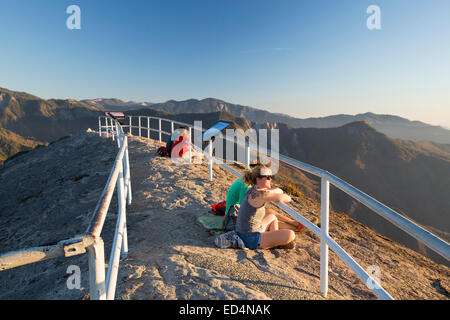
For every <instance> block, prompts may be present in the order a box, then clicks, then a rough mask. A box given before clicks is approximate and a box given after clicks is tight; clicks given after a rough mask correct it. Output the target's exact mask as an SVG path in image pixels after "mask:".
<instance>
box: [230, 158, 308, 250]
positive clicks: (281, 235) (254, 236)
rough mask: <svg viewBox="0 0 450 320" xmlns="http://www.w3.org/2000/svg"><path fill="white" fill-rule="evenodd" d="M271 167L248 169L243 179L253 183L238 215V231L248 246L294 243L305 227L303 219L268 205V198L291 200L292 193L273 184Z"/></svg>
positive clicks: (261, 246) (292, 245)
mask: <svg viewBox="0 0 450 320" xmlns="http://www.w3.org/2000/svg"><path fill="white" fill-rule="evenodd" d="M272 178H273V175H272V171H271V170H270V168H268V167H266V166H265V165H262V164H260V165H257V166H255V167H254V168H253V169H250V170H247V171H246V172H245V174H244V177H243V181H244V182H245V183H246V184H248V185H251V186H252V187H251V188H250V189H249V190H248V191H247V192H246V193H245V195H244V198H243V199H242V201H241V205H240V208H239V213H238V216H237V219H236V229H235V232H236V234H237V235H238V236H239V237H240V238H241V239H242V241H243V242H244V244H245V246H246V247H247V248H249V249H269V248H273V247H277V246H285V247H286V248H293V247H294V242H293V241H294V239H295V233H294V231H300V230H303V229H304V228H305V226H303V225H302V224H301V223H300V222H298V221H295V220H292V219H289V218H287V217H285V216H283V215H281V214H278V213H277V212H275V211H274V210H272V209H270V208H266V207H265V204H266V202H279V201H280V202H284V203H287V202H290V201H291V197H290V196H288V195H287V194H285V193H283V191H282V190H281V189H279V188H272V187H271V181H272Z"/></svg>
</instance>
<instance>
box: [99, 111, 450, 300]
mask: <svg viewBox="0 0 450 320" xmlns="http://www.w3.org/2000/svg"><path fill="white" fill-rule="evenodd" d="M133 117H137V118H138V119H139V125H138V126H133V125H132V118H133ZM128 118H129V125H128V126H126V125H125V126H124V127H128V129H129V132H130V133H131V132H132V129H133V128H136V129H138V130H139V136H141V132H142V130H147V137H148V138H150V131H155V132H159V141H160V142H161V134H162V133H164V134H167V135H170V134H171V133H172V132H173V131H174V124H178V125H183V126H186V127H188V128H189V140H190V144H191V146H192V147H194V149H196V150H197V151H199V152H202V154H204V155H205V156H206V157H207V158H208V162H209V178H210V181H212V179H213V175H212V171H213V170H212V168H213V163H214V162H215V163H217V164H219V165H221V166H222V167H224V168H226V169H227V170H228V171H230V172H232V173H233V174H234V175H236V176H238V177H241V174H239V173H238V172H236V171H235V170H233V169H232V168H230V167H229V166H227V165H226V164H225V163H223V162H222V161H220V160H219V159H216V158H215V157H213V156H212V144H211V142H209V145H208V147H207V151H206V152H205V151H204V150H202V149H200V148H199V147H198V146H196V145H194V144H193V143H192V135H191V130H192V129H193V128H194V129H198V128H195V127H194V126H193V125H191V124H188V123H184V122H180V121H175V120H170V119H164V118H159V117H146V116H128ZM142 118H147V127H142V125H141V119H142ZM150 119H156V120H158V123H159V126H158V129H153V128H151V127H150ZM162 121H166V122H169V123H170V124H171V132H170V133H169V132H166V131H163V130H162V126H161V123H162ZM103 128H105V129H107V130H108V123H107V125H106V126H103ZM101 129H102V126H101V123H100V118H99V130H100V131H101ZM201 130H202V131H204V129H201ZM222 139H224V140H226V141H230V142H233V143H235V144H237V145H240V146H241V147H244V148H245V168H246V169H247V168H248V167H249V163H250V150H254V151H258V152H259V153H261V154H264V155H265V156H267V157H272V158H273V157H275V158H277V159H279V160H280V161H282V162H284V163H286V164H289V165H291V166H293V167H295V168H297V169H300V170H302V171H306V172H308V173H310V174H313V175H315V176H317V177H320V178H321V228H318V227H317V226H315V225H314V224H312V223H311V222H310V221H309V220H307V219H306V218H305V217H303V216H302V215H300V214H299V213H298V212H296V211H295V210H294V209H292V208H291V207H289V206H288V205H286V204H284V203H281V202H279V203H277V205H278V206H279V207H280V208H281V209H282V210H284V211H285V212H286V213H288V214H290V215H291V216H292V217H294V218H295V219H296V220H298V221H299V222H300V223H302V224H303V225H305V226H306V227H307V228H308V229H309V230H311V231H312V232H313V233H315V234H316V235H317V236H319V237H320V248H321V250H320V291H321V293H322V295H323V296H325V297H326V295H327V293H328V249H329V248H331V249H332V250H333V251H334V252H335V253H336V254H337V255H338V256H339V257H340V258H341V259H342V260H343V261H344V262H345V263H346V264H347V265H348V266H349V267H350V268H351V269H352V270H353V271H354V272H355V273H356V275H357V276H358V277H359V278H360V279H361V280H362V281H363V282H364V283H365V284H366V286H368V284H369V283H371V284H374V283H375V284H376V281H375V279H373V277H372V276H370V275H369V274H368V273H367V272H366V271H365V270H364V269H363V268H362V267H361V266H360V265H359V264H358V263H357V262H356V261H355V260H354V259H353V258H352V257H351V256H350V255H349V254H348V253H347V252H346V251H345V250H344V249H342V248H341V247H340V246H339V245H338V244H337V243H336V242H335V241H334V240H333V239H332V238H331V237H330V236H329V233H328V228H329V208H330V204H329V190H330V183H331V184H333V185H334V186H336V187H337V188H339V189H341V190H342V191H344V192H345V193H347V194H348V195H350V196H351V197H353V198H354V199H356V200H357V201H359V202H361V203H362V204H364V205H365V206H367V207H368V208H370V209H372V210H373V211H374V212H375V213H377V214H379V215H380V216H382V217H383V218H385V219H386V220H388V221H389V222H391V223H393V224H394V225H396V226H397V227H399V228H400V229H402V230H404V231H405V232H407V233H408V234H410V235H411V236H413V237H414V238H416V239H417V240H419V241H420V242H422V243H424V244H425V245H426V246H428V247H429V248H431V249H432V250H434V251H435V252H437V253H438V254H440V255H441V256H443V257H444V258H446V259H447V260H450V246H449V244H448V243H447V242H445V241H444V240H442V239H440V238H438V237H437V236H435V235H434V234H432V233H430V232H429V231H427V230H425V229H423V228H422V227H420V226H419V225H417V224H415V223H414V222H412V221H411V220H409V219H407V218H405V217H404V216H402V215H400V214H399V213H397V212H396V211H394V210H392V209H391V208H389V207H387V206H386V205H384V204H382V203H381V202H379V201H377V200H376V199H374V198H372V197H370V196H368V195H367V194H365V193H364V192H362V191H360V190H359V189H357V188H355V187H354V186H352V185H350V184H349V183H347V182H345V181H343V180H342V179H340V178H338V177H336V176H334V175H333V174H331V173H329V172H328V171H325V170H322V169H320V168H317V167H314V166H312V165H310V164H307V163H303V162H301V161H298V160H295V159H292V158H290V157H287V156H284V155H281V154H278V153H277V152H273V150H268V149H266V148H262V147H261V146H257V145H255V144H253V143H251V142H249V141H242V140H238V139H236V138H234V137H233V138H232V139H231V138H230V137H227V136H224V137H222ZM189 152H190V148H189ZM189 161H191V157H190V156H189ZM369 289H371V290H372V291H373V292H374V293H375V295H376V296H377V297H378V298H380V299H392V296H390V295H389V293H387V292H386V290H384V289H383V288H382V287H381V286H380V285H379V284H376V285H374V286H372V288H369Z"/></svg>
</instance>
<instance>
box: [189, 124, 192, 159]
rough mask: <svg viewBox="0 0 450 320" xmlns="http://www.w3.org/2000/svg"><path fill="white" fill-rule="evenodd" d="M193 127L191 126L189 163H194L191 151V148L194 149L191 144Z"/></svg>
mask: <svg viewBox="0 0 450 320" xmlns="http://www.w3.org/2000/svg"><path fill="white" fill-rule="evenodd" d="M191 140H192V128H191V127H189V163H192V153H191V150H192V146H191V143H192V141H191Z"/></svg>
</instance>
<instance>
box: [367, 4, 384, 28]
mask: <svg viewBox="0 0 450 320" xmlns="http://www.w3.org/2000/svg"><path fill="white" fill-rule="evenodd" d="M366 13H367V14H370V16H369V17H368V18H367V20H366V26H367V29H369V30H380V29H381V9H380V7H379V6H377V5H375V4H373V5H370V6H368V7H367V9H366Z"/></svg>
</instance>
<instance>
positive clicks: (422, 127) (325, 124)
mask: <svg viewBox="0 0 450 320" xmlns="http://www.w3.org/2000/svg"><path fill="white" fill-rule="evenodd" d="M81 102H83V103H86V104H88V105H91V106H93V107H96V108H98V109H101V110H109V111H128V110H133V109H148V108H149V109H153V110H160V111H164V112H167V113H171V114H180V113H210V112H228V113H231V114H233V115H235V116H237V117H241V118H245V119H247V120H250V121H253V122H256V123H258V124H264V123H267V122H277V123H285V124H287V125H289V126H291V127H293V128H334V127H340V126H343V125H345V124H348V123H351V122H355V121H365V122H367V123H368V124H369V125H370V126H371V127H373V128H375V129H377V130H378V131H380V132H382V133H384V134H386V135H388V136H390V137H393V138H399V139H405V140H413V141H433V142H437V143H446V144H450V130H448V129H445V128H443V127H440V126H433V125H429V124H426V123H423V122H420V121H410V120H407V119H405V118H401V117H398V116H393V115H380V114H374V113H371V112H367V113H362V114H357V115H346V114H339V115H332V116H328V117H320V118H306V119H299V118H294V117H291V116H288V115H284V114H280V113H271V112H268V111H265V110H260V109H256V108H253V107H248V106H242V105H238V104H232V103H228V102H225V101H222V100H219V99H214V98H207V99H203V100H196V99H189V100H184V101H175V100H169V101H167V102H163V103H151V102H143V103H137V102H132V101H131V102H123V101H121V100H119V99H91V100H82V101H81Z"/></svg>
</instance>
